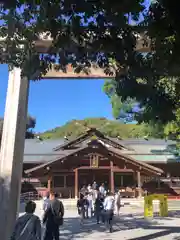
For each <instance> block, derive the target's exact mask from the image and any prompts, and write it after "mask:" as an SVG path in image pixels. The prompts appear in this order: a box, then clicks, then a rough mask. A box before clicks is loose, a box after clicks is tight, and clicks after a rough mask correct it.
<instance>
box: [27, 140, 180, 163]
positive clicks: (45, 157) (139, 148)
mask: <svg viewBox="0 0 180 240" xmlns="http://www.w3.org/2000/svg"><path fill="white" fill-rule="evenodd" d="M109 139H111V140H113V141H114V142H116V143H119V144H121V145H123V146H125V147H127V149H123V150H122V151H124V154H127V155H129V156H131V157H132V158H134V159H136V160H139V161H142V162H146V163H156V162H160V163H166V162H167V161H172V162H174V161H179V160H180V158H179V157H178V156H175V155H174V154H173V152H172V151H171V149H172V148H173V147H174V146H175V144H176V142H175V141H170V140H168V141H165V140H163V139H149V140H148V141H147V140H145V139H124V140H119V139H116V138H109ZM65 143H66V144H67V141H65V140H64V139H55V140H51V139H49V140H43V141H40V140H37V139H26V141H25V150H24V163H32V164H36V163H37V164H38V163H42V162H47V161H49V159H50V158H57V156H59V157H60V156H63V155H64V154H65V151H66V152H67V153H68V151H70V149H69V150H68V149H66V150H63V149H59V150H56V151H54V149H56V148H57V147H58V148H59V147H61V146H64V145H65ZM85 146H87V142H82V143H81V144H80V145H79V146H78V147H85ZM128 149H129V150H128Z"/></svg>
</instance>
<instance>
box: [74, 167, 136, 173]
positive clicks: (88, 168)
mask: <svg viewBox="0 0 180 240" xmlns="http://www.w3.org/2000/svg"><path fill="white" fill-rule="evenodd" d="M77 169H79V170H110V166H100V167H97V168H94V167H88V166H87V167H86V166H82V167H78V168H77ZM75 170H76V169H75ZM75 170H74V171H75ZM112 171H113V172H129V173H132V172H134V171H133V169H124V168H122V169H121V168H118V167H116V166H114V167H113V168H112Z"/></svg>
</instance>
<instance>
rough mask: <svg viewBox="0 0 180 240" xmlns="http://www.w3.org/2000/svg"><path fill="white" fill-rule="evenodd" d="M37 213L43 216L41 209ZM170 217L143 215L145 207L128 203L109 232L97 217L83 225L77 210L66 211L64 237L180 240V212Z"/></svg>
mask: <svg viewBox="0 0 180 240" xmlns="http://www.w3.org/2000/svg"><path fill="white" fill-rule="evenodd" d="M36 214H37V215H39V216H40V217H41V216H42V210H41V209H40V208H37V211H36ZM169 215H170V216H169V217H168V218H159V217H156V218H154V219H153V220H145V219H144V218H143V213H142V208H136V207H130V206H125V207H123V208H122V211H121V215H120V217H115V221H114V222H115V223H114V232H113V233H109V232H108V231H107V229H106V227H105V226H104V224H99V225H97V224H96V221H95V219H89V220H86V221H85V223H84V225H83V226H81V224H80V222H79V217H78V215H77V212H76V211H74V210H66V212H65V218H64V226H63V227H62V228H61V229H60V233H61V237H60V239H61V240H69V239H72V240H73V239H77V240H79V239H85V240H92V239H96V238H99V239H101V240H116V239H117V240H119V239H126V240H135V239H136V240H151V239H156V240H171V239H172V240H180V227H179V226H180V211H172V212H170V213H169Z"/></svg>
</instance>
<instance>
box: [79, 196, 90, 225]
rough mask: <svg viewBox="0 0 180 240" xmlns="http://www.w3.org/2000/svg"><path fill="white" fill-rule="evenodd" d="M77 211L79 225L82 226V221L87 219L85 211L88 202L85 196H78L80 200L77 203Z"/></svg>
mask: <svg viewBox="0 0 180 240" xmlns="http://www.w3.org/2000/svg"><path fill="white" fill-rule="evenodd" d="M77 209H78V214H79V216H80V223H81V224H83V222H84V219H85V218H86V217H87V215H86V214H87V212H86V211H87V209H88V200H87V198H86V197H85V196H83V195H80V199H78V201H77Z"/></svg>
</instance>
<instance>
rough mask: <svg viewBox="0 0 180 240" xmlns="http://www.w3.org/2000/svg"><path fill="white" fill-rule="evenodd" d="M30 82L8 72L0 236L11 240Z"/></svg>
mask: <svg viewBox="0 0 180 240" xmlns="http://www.w3.org/2000/svg"><path fill="white" fill-rule="evenodd" d="M28 92H29V80H28V78H27V77H21V69H19V68H14V69H13V70H12V71H10V72H9V80H8V89H7V97H6V107H5V115H4V124H3V134H2V141H1V152H0V213H1V214H0V223H1V224H0V236H1V239H3V240H8V239H10V235H11V234H12V230H13V228H14V224H15V220H16V217H17V211H18V206H19V200H20V189H21V178H22V169H23V156H24V143H25V131H26V121H27V103H28Z"/></svg>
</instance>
